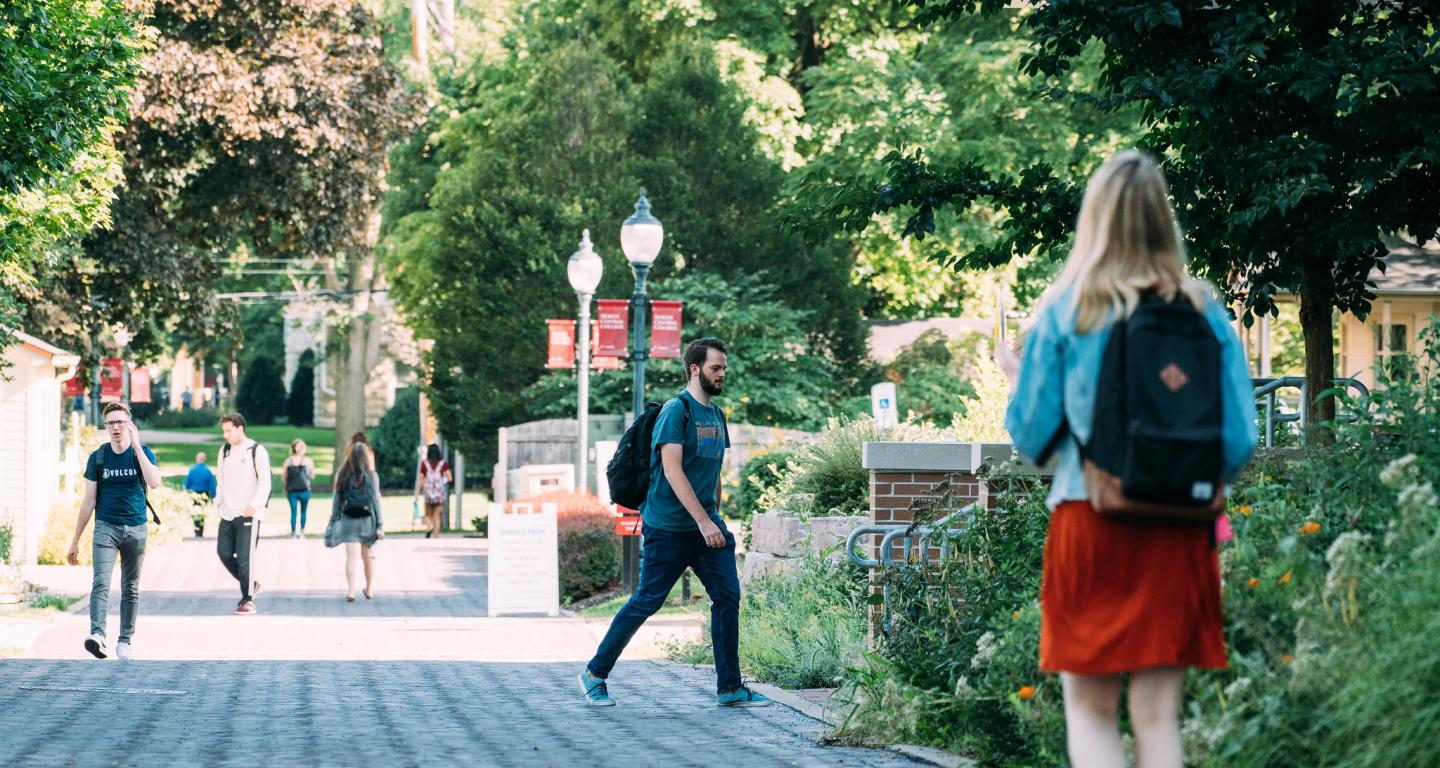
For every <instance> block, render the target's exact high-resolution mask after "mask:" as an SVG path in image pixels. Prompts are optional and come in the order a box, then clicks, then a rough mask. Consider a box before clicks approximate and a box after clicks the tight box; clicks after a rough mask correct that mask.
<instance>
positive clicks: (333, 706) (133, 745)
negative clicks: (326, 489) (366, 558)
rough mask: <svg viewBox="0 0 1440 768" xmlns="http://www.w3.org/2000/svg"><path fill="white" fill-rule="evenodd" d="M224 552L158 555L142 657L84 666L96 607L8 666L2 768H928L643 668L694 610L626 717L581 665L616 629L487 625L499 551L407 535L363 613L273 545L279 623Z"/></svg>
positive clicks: (150, 570) (304, 555) (627, 696)
mask: <svg viewBox="0 0 1440 768" xmlns="http://www.w3.org/2000/svg"><path fill="white" fill-rule="evenodd" d="M213 547H214V542H213V540H205V541H196V542H185V543H183V544H178V545H175V546H171V547H163V548H156V549H154V550H152V551H151V553H150V554H149V555H148V556H147V559H146V563H145V571H144V576H143V579H142V602H141V616H140V621H139V628H138V630H137V633H136V657H137V660H135V661H131V662H118V661H113V660H106V661H99V660H94V659H89V658H88V657H86V656H84V652H83V650H81V648H80V641H81V640H82V639H83V637H84V634H85V627H86V623H87V622H86V619H85V617H84V616H83V615H79V614H77V615H69V616H64V617H62V618H61V619H60V620H58V621H56V622H55V624H54V626H52V627H51V629H50V630H49V631H48V632H46V633H45V634H44V635H43V636H42V637H41V639H40V641H39V642H38V643H37V644H36V646H35V647H34V648H33V649H32V650H31V652H30V653H29V654H28V656H29V658H17V659H10V660H4V661H0V680H3V681H4V683H5V684H4V685H3V686H0V734H4V738H3V739H0V766H6V767H7V768H8V767H9V766H80V767H84V766H144V767H145V768H150V767H152V766H172V765H176V766H207V767H208V766H217V767H219V766H242V765H243V766H267V767H271V766H274V767H277V768H278V767H280V766H384V767H385V768H388V767H389V766H412V765H413V766H429V765H446V766H449V765H476V766H510V765H515V766H551V765H554V766H572V765H574V766H591V765H595V766H612V765H613V766H624V767H625V768H631V767H632V766H650V765H657V766H661V765H663V766H691V765H694V766H708V765H729V764H744V765H756V766H769V765H798V766H812V765H813V766H829V765H839V766H902V765H903V766H912V765H918V764H919V763H916V762H913V761H911V760H910V759H909V758H905V757H902V756H900V755H896V754H894V753H890V752H886V751H880V750H865V749H851V748H838V747H825V746H820V745H819V744H818V743H817V740H818V738H819V736H820V735H821V734H822V732H823V730H824V726H823V725H822V724H820V723H819V722H817V721H815V720H812V719H810V718H808V717H805V716H804V715H801V714H799V713H798V712H795V711H793V710H790V709H788V708H786V707H783V706H778V705H777V706H772V707H768V708H764V709H751V710H722V709H719V708H717V707H716V706H715V705H714V672H713V671H712V670H710V669H705V668H692V667H687V666H682V665H674V664H668V663H663V662H653V661H644V660H636V659H639V658H644V657H645V656H647V655H648V656H651V657H654V656H657V655H658V653H659V648H658V646H659V645H660V644H662V643H663V642H664V640H665V638H666V637H667V635H666V634H665V633H666V632H669V633H670V635H669V636H673V635H674V634H676V633H680V634H684V633H686V632H689V633H690V634H691V635H692V636H693V634H694V632H695V631H696V629H695V626H694V620H693V619H688V618H687V619H679V620H676V619H670V620H669V621H668V623H665V622H660V621H657V622H656V625H655V626H654V627H651V628H649V631H650V632H651V634H650V635H649V636H647V637H641V638H639V642H638V643H637V645H636V646H635V648H636V652H635V653H627V656H626V659H627V660H624V661H622V662H621V663H620V665H619V666H617V668H616V670H615V673H614V675H613V685H612V693H613V694H614V695H615V696H616V698H617V700H618V701H619V702H620V705H619V706H617V707H613V708H606V709H597V708H593V707H590V706H588V705H586V704H585V703H584V702H583V701H582V700H581V697H580V695H579V691H578V689H577V685H576V682H575V673H576V672H577V671H578V670H579V667H580V665H581V664H582V663H583V661H584V660H585V659H586V658H588V656H589V654H590V653H592V652H593V651H594V648H595V643H596V638H597V637H598V636H599V635H600V634H602V633H603V631H604V629H605V624H604V622H596V621H585V620H582V619H578V618H573V617H572V618H560V619H526V618H499V619H490V618H485V616H484V614H485V596H484V593H485V575H484V562H485V544H484V542H481V541H476V540H466V539H441V540H439V541H434V540H431V541H425V540H415V539H408V540H403V539H392V540H391V541H388V542H386V544H385V545H384V548H385V554H384V556H383V557H382V559H380V561H379V562H378V563H377V566H378V567H379V569H380V570H379V573H378V575H377V596H376V599H375V600H371V601H365V600H364V598H363V597H362V598H361V599H360V600H359V601H357V602H355V603H346V602H345V601H344V599H343V594H344V577H343V572H342V571H341V563H343V559H344V556H343V554H341V553H340V552H339V551H336V550H326V549H325V548H324V546H323V545H322V544H321V543H320V542H318V541H316V540H314V539H308V540H304V541H292V540H284V539H267V540H265V541H264V543H263V544H262V545H261V552H262V553H263V554H264V557H265V559H264V560H263V561H262V563H261V565H260V568H259V578H260V579H261V580H262V582H265V590H264V592H263V593H262V594H261V595H260V597H259V599H258V600H257V602H258V604H259V606H260V611H261V613H260V615H257V616H235V615H233V614H230V613H229V611H230V610H231V609H232V608H233V606H234V601H235V599H236V597H235V596H234V592H235V588H234V587H233V582H231V581H230V580H229V576H228V574H225V573H224V572H223V571H222V570H221V569H220V566H219V564H218V563H216V562H215V559H214V558H215V556H214V549H213ZM72 576H73V575H72ZM117 581H118V578H117ZM117 598H118V594H117V595H112V601H111V604H112V606H118V599H117ZM656 618H657V620H658V619H662V618H664V617H656ZM110 625H111V626H110V633H111V638H110V640H111V642H112V643H113V642H114V633H115V631H116V629H117V628H118V616H115V615H112V617H111V619H110Z"/></svg>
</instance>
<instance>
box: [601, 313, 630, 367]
mask: <svg viewBox="0 0 1440 768" xmlns="http://www.w3.org/2000/svg"><path fill="white" fill-rule="evenodd" d="M595 303H596V305H598V307H599V309H598V311H597V312H596V317H597V319H598V320H599V324H600V335H599V337H598V338H596V340H595V353H594V354H595V356H596V357H625V356H626V355H628V354H629V351H628V349H627V348H626V346H625V337H626V335H628V332H629V330H630V302H628V301H625V300H624V299H600V300H599V301H596V302H595Z"/></svg>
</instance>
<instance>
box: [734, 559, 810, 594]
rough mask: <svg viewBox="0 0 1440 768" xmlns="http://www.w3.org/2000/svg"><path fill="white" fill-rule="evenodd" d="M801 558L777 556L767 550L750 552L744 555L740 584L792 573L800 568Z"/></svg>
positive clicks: (802, 562)
mask: <svg viewBox="0 0 1440 768" xmlns="http://www.w3.org/2000/svg"><path fill="white" fill-rule="evenodd" d="M802 564H804V561H803V560H800V559H798V558H793V557H778V556H776V555H772V554H770V553H768V552H751V553H750V554H748V555H746V556H745V565H744V567H742V568H741V569H740V584H741V586H747V585H749V584H750V583H751V582H754V581H755V580H757V579H763V578H767V577H770V576H779V575H783V574H786V573H792V572H794V571H797V570H799V569H800V566H801V565H802Z"/></svg>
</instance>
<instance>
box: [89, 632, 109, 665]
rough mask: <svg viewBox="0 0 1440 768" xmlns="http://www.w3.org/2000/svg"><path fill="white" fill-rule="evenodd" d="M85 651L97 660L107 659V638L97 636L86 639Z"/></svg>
mask: <svg viewBox="0 0 1440 768" xmlns="http://www.w3.org/2000/svg"><path fill="white" fill-rule="evenodd" d="M85 650H87V651H89V652H90V655H91V656H94V657H95V658H97V659H103V658H105V636H104V635H98V634H97V635H91V636H89V637H87V638H85Z"/></svg>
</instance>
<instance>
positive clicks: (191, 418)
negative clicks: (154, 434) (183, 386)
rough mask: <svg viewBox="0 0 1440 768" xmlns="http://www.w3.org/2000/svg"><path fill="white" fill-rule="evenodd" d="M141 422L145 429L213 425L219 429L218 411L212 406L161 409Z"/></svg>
mask: <svg viewBox="0 0 1440 768" xmlns="http://www.w3.org/2000/svg"><path fill="white" fill-rule="evenodd" d="M141 424H143V425H144V426H145V428H146V429H187V428H194V427H214V428H215V429H217V430H218V429H220V411H218V410H216V409H214V408H192V409H190V410H182V411H162V412H160V413H157V414H155V415H154V416H151V417H149V418H147V419H142V420H141Z"/></svg>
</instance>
